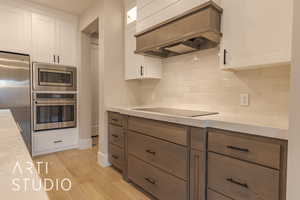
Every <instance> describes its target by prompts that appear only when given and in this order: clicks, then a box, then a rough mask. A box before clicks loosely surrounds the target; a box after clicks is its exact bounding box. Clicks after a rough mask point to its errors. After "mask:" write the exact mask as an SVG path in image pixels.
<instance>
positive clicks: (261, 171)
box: [208, 153, 280, 200]
mask: <svg viewBox="0 0 300 200" xmlns="http://www.w3.org/2000/svg"><path fill="white" fill-rule="evenodd" d="M279 179H280V175H279V171H277V170H275V169H270V168H267V167H262V166H259V165H256V164H251V163H248V162H245V161H240V160H237V159H234V158H229V157H226V156H221V155H218V154H215V153H209V154H208V187H209V188H211V189H213V190H215V191H218V192H220V193H222V194H224V195H226V196H228V197H231V198H233V199H243V200H253V199H255V200H256V199H257V200H258V199H264V200H279Z"/></svg>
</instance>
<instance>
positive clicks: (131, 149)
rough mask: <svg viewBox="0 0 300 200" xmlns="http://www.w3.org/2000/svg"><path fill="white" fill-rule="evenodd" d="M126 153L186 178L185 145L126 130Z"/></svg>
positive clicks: (186, 156) (186, 158) (186, 153)
mask: <svg viewBox="0 0 300 200" xmlns="http://www.w3.org/2000/svg"><path fill="white" fill-rule="evenodd" d="M128 153H129V154H131V155H134V156H136V157H138V158H140V159H141V160H144V161H146V162H148V163H150V164H152V165H154V166H156V167H158V168H160V169H163V170H165V171H167V172H169V173H171V174H173V175H175V176H178V177H180V178H182V179H185V180H187V160H188V151H187V148H186V147H183V146H180V145H177V144H173V143H170V142H165V141H162V140H159V139H156V138H152V137H149V136H145V135H142V134H139V133H134V132H128Z"/></svg>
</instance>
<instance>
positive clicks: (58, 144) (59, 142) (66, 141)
mask: <svg viewBox="0 0 300 200" xmlns="http://www.w3.org/2000/svg"><path fill="white" fill-rule="evenodd" d="M67 131H68V130H66V133H62V132H59V131H57V132H56V131H51V132H46V133H39V134H34V135H33V151H34V152H43V151H47V150H55V149H60V148H64V147H68V146H73V145H76V144H77V137H76V134H74V133H73V132H72V131H70V132H69V133H68V132H67Z"/></svg>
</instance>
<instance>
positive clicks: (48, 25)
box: [32, 14, 56, 63]
mask: <svg viewBox="0 0 300 200" xmlns="http://www.w3.org/2000/svg"><path fill="white" fill-rule="evenodd" d="M55 31H56V30H55V19H54V18H51V17H47V16H42V15H38V14H33V15H32V44H33V61H38V62H45V63H54V61H55V59H56V58H54V55H55V53H54V52H55Z"/></svg>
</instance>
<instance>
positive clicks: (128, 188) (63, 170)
mask: <svg viewBox="0 0 300 200" xmlns="http://www.w3.org/2000/svg"><path fill="white" fill-rule="evenodd" d="M97 148H98V147H97V146H93V148H92V149H88V150H77V149H76V150H69V151H64V152H58V153H54V154H49V155H44V156H39V157H35V158H34V161H44V162H48V163H49V167H48V169H49V170H48V174H45V170H43V169H42V170H41V176H42V177H43V178H51V179H60V180H62V179H63V178H69V179H70V180H71V181H72V189H71V190H70V191H69V192H64V191H63V190H61V189H60V190H58V191H56V190H52V191H49V192H48V195H49V198H50V200H150V199H149V198H148V197H146V196H145V195H144V194H142V193H141V192H140V191H138V190H137V189H136V188H134V187H133V186H132V185H131V184H128V183H127V182H126V181H124V180H123V179H122V176H121V175H120V174H119V173H118V172H117V171H116V170H115V169H113V168H111V167H108V168H102V167H100V166H99V165H98V164H97ZM42 168H43V167H42Z"/></svg>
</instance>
